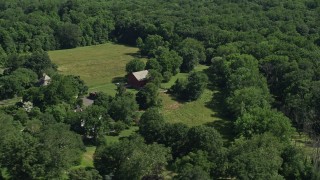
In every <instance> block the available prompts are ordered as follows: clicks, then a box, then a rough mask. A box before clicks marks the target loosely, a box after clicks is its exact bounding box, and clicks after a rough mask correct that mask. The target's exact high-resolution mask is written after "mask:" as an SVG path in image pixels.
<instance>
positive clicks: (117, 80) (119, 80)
mask: <svg viewBox="0 0 320 180" xmlns="http://www.w3.org/2000/svg"><path fill="white" fill-rule="evenodd" d="M111 82H112V83H125V82H126V78H125V77H123V76H120V77H114V78H112V81H111Z"/></svg>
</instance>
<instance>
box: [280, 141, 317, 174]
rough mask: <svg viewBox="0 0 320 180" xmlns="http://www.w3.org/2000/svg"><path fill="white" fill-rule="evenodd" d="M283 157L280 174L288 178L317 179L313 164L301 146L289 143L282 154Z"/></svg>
mask: <svg viewBox="0 0 320 180" xmlns="http://www.w3.org/2000/svg"><path fill="white" fill-rule="evenodd" d="M281 157H282V159H283V163H282V168H281V170H280V174H281V175H282V176H283V177H284V178H286V179H313V178H314V179H316V178H315V177H313V175H314V174H315V173H313V172H312V165H311V162H310V160H309V159H308V157H306V154H305V152H304V151H303V150H302V149H300V148H299V147H295V146H292V145H288V146H287V147H286V148H285V149H284V151H283V152H282V154H281Z"/></svg>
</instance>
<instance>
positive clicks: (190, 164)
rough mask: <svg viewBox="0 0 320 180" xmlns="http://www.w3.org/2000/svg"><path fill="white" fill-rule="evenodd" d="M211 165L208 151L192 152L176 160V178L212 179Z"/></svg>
mask: <svg viewBox="0 0 320 180" xmlns="http://www.w3.org/2000/svg"><path fill="white" fill-rule="evenodd" d="M211 166H212V163H211V162H210V161H209V160H208V154H207V152H204V151H197V152H190V153H189V154H188V155H186V156H183V157H182V158H179V159H177V160H176V161H175V163H174V169H175V171H176V172H177V173H178V175H177V176H175V177H174V179H190V180H191V179H197V180H200V179H211V178H210V169H211Z"/></svg>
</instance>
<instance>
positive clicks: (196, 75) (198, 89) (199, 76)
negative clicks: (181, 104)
mask: <svg viewBox="0 0 320 180" xmlns="http://www.w3.org/2000/svg"><path fill="white" fill-rule="evenodd" d="M207 83H208V77H207V76H206V75H205V74H204V73H202V72H192V73H190V74H189V76H188V79H187V80H182V79H178V80H177V81H176V82H175V84H174V85H173V86H172V87H171V88H170V92H172V93H173V94H174V95H176V96H177V97H179V98H180V99H182V100H187V101H194V100H197V99H198V98H199V97H200V96H201V95H202V94H203V92H204V90H205V88H206V87H207Z"/></svg>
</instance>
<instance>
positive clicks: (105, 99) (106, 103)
mask: <svg viewBox="0 0 320 180" xmlns="http://www.w3.org/2000/svg"><path fill="white" fill-rule="evenodd" d="M112 100H113V98H112V97H111V96H110V95H107V94H105V93H103V92H98V93H97V94H96V99H95V100H94V102H93V104H94V105H97V106H102V107H104V108H105V109H106V110H107V111H108V110H109V108H110V105H111V102H112Z"/></svg>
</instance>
